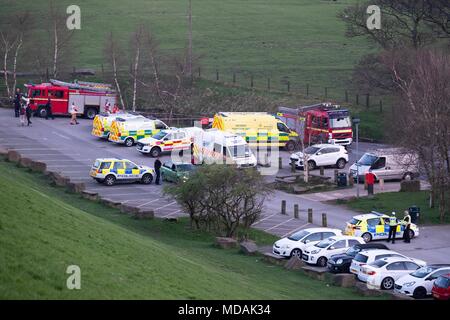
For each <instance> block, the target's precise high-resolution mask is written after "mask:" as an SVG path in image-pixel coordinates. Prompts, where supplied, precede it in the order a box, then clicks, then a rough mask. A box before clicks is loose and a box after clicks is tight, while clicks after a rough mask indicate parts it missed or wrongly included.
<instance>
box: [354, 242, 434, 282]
mask: <svg viewBox="0 0 450 320" xmlns="http://www.w3.org/2000/svg"><path fill="white" fill-rule="evenodd" d="M389 257H397V258H403V259H407V260H410V261H412V262H415V263H417V264H418V265H420V266H425V265H426V264H427V263H426V262H425V261H423V260H420V259H414V258H410V257H407V256H405V255H403V254H400V253H398V252H395V251H392V250H385V249H378V250H367V251H361V252H359V253H358V254H357V255H356V256H355V257H354V258H353V260H352V264H351V265H350V272H351V273H353V274H356V275H357V276H358V279H359V280H360V281H362V282H366V281H367V274H365V273H363V272H362V267H363V266H365V265H367V264H369V263H372V262H374V261H376V260H379V259H383V258H389Z"/></svg>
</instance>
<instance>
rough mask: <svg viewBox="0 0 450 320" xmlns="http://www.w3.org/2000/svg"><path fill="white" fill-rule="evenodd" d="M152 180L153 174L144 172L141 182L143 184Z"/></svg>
mask: <svg viewBox="0 0 450 320" xmlns="http://www.w3.org/2000/svg"><path fill="white" fill-rule="evenodd" d="M152 181H153V176H152V175H151V174H150V173H146V174H144V175H143V176H142V179H141V182H142V183H143V184H150V183H152Z"/></svg>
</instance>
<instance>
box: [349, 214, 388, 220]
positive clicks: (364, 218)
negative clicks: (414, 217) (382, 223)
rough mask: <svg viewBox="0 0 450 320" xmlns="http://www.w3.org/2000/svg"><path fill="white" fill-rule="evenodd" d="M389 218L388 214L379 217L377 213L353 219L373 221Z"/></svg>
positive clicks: (360, 215)
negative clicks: (374, 219)
mask: <svg viewBox="0 0 450 320" xmlns="http://www.w3.org/2000/svg"><path fill="white" fill-rule="evenodd" d="M388 217H389V216H388V215H386V214H383V215H378V214H375V213H364V214H359V215H357V216H354V217H353V218H355V219H358V220H366V219H373V218H388Z"/></svg>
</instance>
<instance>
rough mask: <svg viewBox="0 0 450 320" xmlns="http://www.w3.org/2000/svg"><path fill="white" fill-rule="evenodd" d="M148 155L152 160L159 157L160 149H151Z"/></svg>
mask: <svg viewBox="0 0 450 320" xmlns="http://www.w3.org/2000/svg"><path fill="white" fill-rule="evenodd" d="M150 155H151V156H152V157H153V158H156V157H159V156H160V155H161V149H160V148H158V147H153V148H152V150H150Z"/></svg>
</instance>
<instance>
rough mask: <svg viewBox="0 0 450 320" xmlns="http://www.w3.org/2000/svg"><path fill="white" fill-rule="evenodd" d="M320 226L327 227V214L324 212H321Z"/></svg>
mask: <svg viewBox="0 0 450 320" xmlns="http://www.w3.org/2000/svg"><path fill="white" fill-rule="evenodd" d="M322 227H328V223H327V214H326V213H322Z"/></svg>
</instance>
